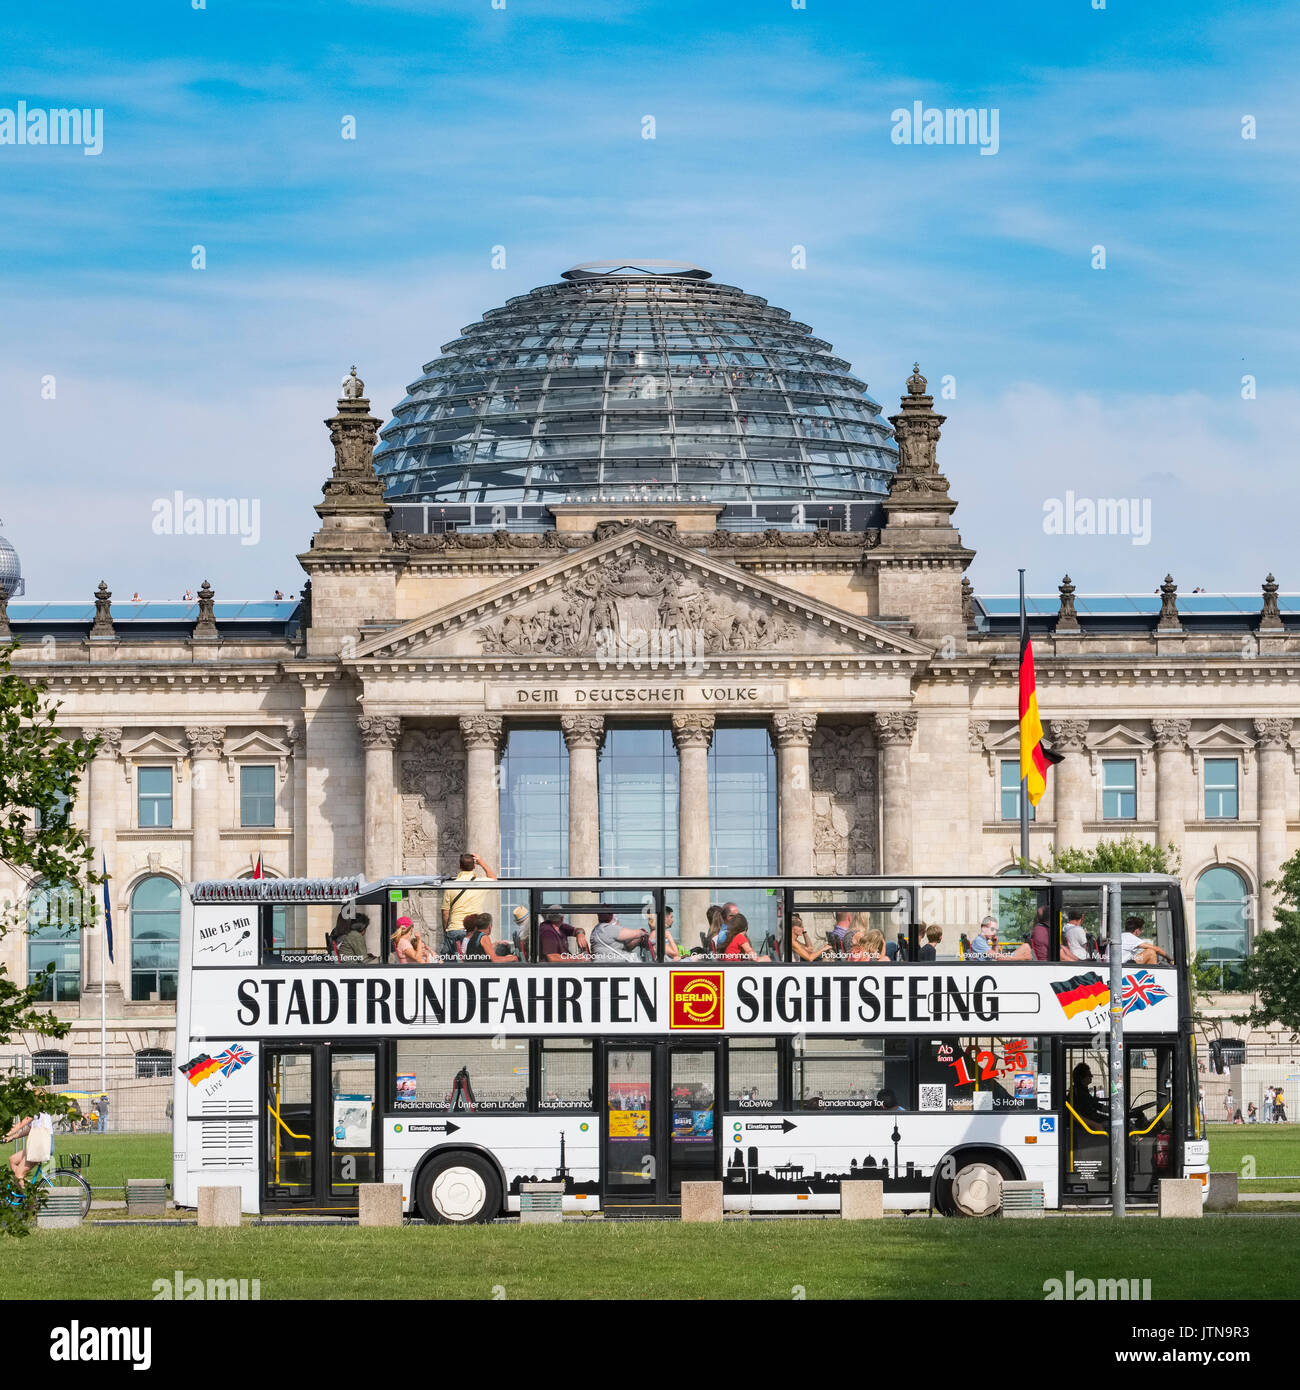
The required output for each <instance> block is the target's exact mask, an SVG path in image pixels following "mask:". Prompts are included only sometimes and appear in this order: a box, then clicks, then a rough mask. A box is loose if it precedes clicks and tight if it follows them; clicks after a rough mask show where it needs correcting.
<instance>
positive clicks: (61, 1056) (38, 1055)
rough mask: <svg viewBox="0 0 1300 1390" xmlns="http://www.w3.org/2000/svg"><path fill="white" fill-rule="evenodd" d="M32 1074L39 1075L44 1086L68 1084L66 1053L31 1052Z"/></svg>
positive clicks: (52, 1051)
mask: <svg viewBox="0 0 1300 1390" xmlns="http://www.w3.org/2000/svg"><path fill="white" fill-rule="evenodd" d="M32 1075H33V1076H38V1077H40V1079H41V1081H42V1082H43V1083H44V1084H45V1085H46V1086H66V1085H67V1084H68V1054H67V1053H66V1052H56V1051H54V1050H53V1049H51V1050H50V1051H47V1052H33V1053H32Z"/></svg>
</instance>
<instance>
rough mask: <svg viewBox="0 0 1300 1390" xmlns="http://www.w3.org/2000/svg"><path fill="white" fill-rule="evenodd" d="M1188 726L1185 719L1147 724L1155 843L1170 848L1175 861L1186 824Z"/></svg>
mask: <svg viewBox="0 0 1300 1390" xmlns="http://www.w3.org/2000/svg"><path fill="white" fill-rule="evenodd" d="M1191 727H1192V725H1191V721H1190V720H1187V719H1153V720H1152V721H1151V729H1152V732H1153V733H1154V734H1155V739H1156V843H1157V844H1158V845H1162V846H1163V845H1173V846H1174V848H1175V849H1177V851H1178V856H1179V862H1181V861H1182V853H1183V832H1184V829H1185V826H1186V821H1187V735H1188V733H1189V732H1190V731H1191ZM1198 819H1199V817H1198Z"/></svg>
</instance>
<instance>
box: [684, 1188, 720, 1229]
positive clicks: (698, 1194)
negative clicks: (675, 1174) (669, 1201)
mask: <svg viewBox="0 0 1300 1390" xmlns="http://www.w3.org/2000/svg"><path fill="white" fill-rule="evenodd" d="M682 1220H683V1221H721V1220H722V1184H721V1183H720V1182H684V1183H682Z"/></svg>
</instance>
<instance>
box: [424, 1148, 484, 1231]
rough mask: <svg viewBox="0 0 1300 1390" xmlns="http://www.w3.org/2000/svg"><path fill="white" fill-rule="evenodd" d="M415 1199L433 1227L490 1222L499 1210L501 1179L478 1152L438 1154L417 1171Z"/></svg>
mask: <svg viewBox="0 0 1300 1390" xmlns="http://www.w3.org/2000/svg"><path fill="white" fill-rule="evenodd" d="M415 1199H416V1203H417V1204H418V1206H419V1208H420V1215H421V1216H422V1217H424V1219H425V1220H426V1221H428V1222H430V1223H431V1224H433V1225H435V1226H464V1225H469V1224H470V1223H472V1222H476V1221H491V1220H493V1219H494V1218H495V1217H496V1216H497V1215H498V1214H499V1213H500V1211H501V1180H500V1178H498V1177H497V1174H496V1170H495V1169H494V1168H493V1167H492V1165H491V1164H490V1163H489V1162H488V1161H487V1159H485V1158H483V1157H482V1156H481V1155H479V1154H474V1153H448V1154H440V1155H439V1156H438V1157H437V1158H435V1159H433V1161H432V1162H430V1163H426V1164H425V1166H424V1167H423V1168H422V1169H421V1170H420V1178H419V1182H418V1183H417V1186H416V1195H415Z"/></svg>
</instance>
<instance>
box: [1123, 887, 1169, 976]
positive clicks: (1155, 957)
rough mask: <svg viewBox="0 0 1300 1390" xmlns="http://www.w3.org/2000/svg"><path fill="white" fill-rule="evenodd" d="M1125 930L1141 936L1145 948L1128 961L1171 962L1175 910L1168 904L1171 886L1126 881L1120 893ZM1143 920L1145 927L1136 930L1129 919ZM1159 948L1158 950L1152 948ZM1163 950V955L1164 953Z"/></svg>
mask: <svg viewBox="0 0 1300 1390" xmlns="http://www.w3.org/2000/svg"><path fill="white" fill-rule="evenodd" d="M1120 902H1121V904H1122V912H1123V917H1124V930H1125V931H1126V932H1129V933H1133V934H1135V935H1140V936H1141V939H1142V944H1143V949H1139V950H1137V951H1136V952H1134V953H1132V954H1133V959H1132V961H1129V960H1127V959H1126V961H1125V963H1126V964H1133V963H1136V964H1138V965H1170V964H1172V963H1173V962H1172V959H1167V958H1172V957H1173V955H1174V944H1173V943H1174V925H1173V913H1172V911H1171V909H1170V903H1169V888H1168V886H1167V885H1164V884H1145V883H1143V884H1127V883H1126V884H1125V885H1124V887H1123V889H1122V891H1121V893H1120ZM1132 917H1137V918H1140V919H1141V922H1142V930H1141V932H1140V933H1134V928H1133V924H1132V923H1131V922H1130V920H1129V919H1130V918H1132ZM1152 948H1158V949H1152ZM1162 953H1163V954H1162Z"/></svg>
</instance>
